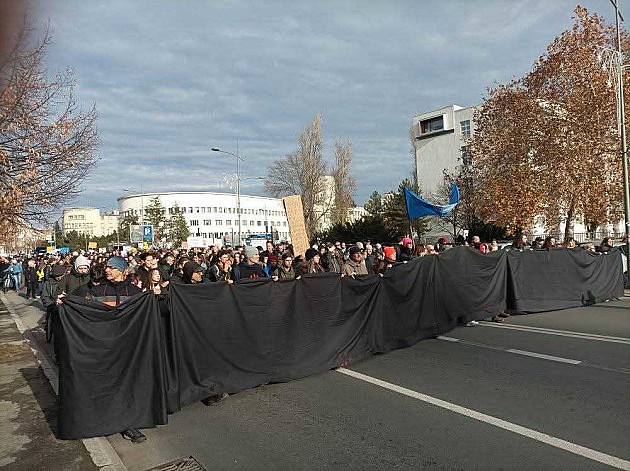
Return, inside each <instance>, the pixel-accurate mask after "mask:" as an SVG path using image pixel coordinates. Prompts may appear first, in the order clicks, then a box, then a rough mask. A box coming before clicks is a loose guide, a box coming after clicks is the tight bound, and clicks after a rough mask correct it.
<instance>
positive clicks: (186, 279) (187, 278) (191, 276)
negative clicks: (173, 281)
mask: <svg viewBox="0 0 630 471" xmlns="http://www.w3.org/2000/svg"><path fill="white" fill-rule="evenodd" d="M182 282H183V283H186V284H188V285H195V284H198V283H203V282H204V276H203V267H202V266H201V265H199V264H198V263H197V262H194V261H192V260H189V261H188V262H186V263H185V264H184V267H183V270H182Z"/></svg>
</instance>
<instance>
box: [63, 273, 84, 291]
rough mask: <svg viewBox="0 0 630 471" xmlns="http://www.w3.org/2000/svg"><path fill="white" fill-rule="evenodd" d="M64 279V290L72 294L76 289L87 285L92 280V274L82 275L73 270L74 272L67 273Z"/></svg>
mask: <svg viewBox="0 0 630 471" xmlns="http://www.w3.org/2000/svg"><path fill="white" fill-rule="evenodd" d="M64 281H65V283H64V291H65V292H66V294H72V293H73V292H74V291H75V290H76V289H78V288H80V287H81V286H86V285H87V284H88V283H89V282H90V274H89V273H86V274H84V275H80V274H78V273H77V272H75V271H74V270H73V271H72V273H70V274H69V275H66V278H65V280H64Z"/></svg>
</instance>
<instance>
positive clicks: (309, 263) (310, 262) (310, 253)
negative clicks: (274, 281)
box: [295, 247, 324, 278]
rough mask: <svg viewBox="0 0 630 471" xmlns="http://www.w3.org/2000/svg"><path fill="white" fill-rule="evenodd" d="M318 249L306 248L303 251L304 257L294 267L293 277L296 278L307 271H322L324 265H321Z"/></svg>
mask: <svg viewBox="0 0 630 471" xmlns="http://www.w3.org/2000/svg"><path fill="white" fill-rule="evenodd" d="M319 262H320V256H319V251H318V250H317V249H314V248H312V247H311V248H310V249H307V250H306V252H304V259H303V260H302V261H301V262H300V264H299V265H298V266H297V267H296V269H295V277H296V278H298V277H300V276H302V275H305V274H307V273H323V272H324V267H322V266H321V264H320V263H319Z"/></svg>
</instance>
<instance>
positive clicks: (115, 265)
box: [71, 256, 142, 306]
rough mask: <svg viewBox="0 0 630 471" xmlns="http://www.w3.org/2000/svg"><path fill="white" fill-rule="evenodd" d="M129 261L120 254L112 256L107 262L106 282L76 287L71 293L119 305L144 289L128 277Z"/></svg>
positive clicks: (109, 304) (111, 304)
mask: <svg viewBox="0 0 630 471" xmlns="http://www.w3.org/2000/svg"><path fill="white" fill-rule="evenodd" d="M128 268H129V265H128V264H127V261H126V260H125V259H124V258H122V257H119V256H114V257H110V258H108V259H107V262H106V263H105V282H104V283H101V284H98V285H95V286H91V285H89V284H86V285H85V286H82V287H80V288H79V289H76V290H75V291H74V292H72V293H71V294H73V295H75V296H83V297H86V298H88V299H94V300H95V301H100V302H102V303H103V304H107V305H108V306H119V305H120V304H122V303H124V302H125V301H126V300H127V299H129V298H130V297H131V296H133V295H135V294H138V293H141V292H142V290H141V289H140V288H138V287H137V286H136V285H134V284H133V283H132V282H131V280H129V279H128V278H127V269H128Z"/></svg>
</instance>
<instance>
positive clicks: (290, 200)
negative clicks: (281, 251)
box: [282, 195, 310, 255]
mask: <svg viewBox="0 0 630 471" xmlns="http://www.w3.org/2000/svg"><path fill="white" fill-rule="evenodd" d="M282 203H284V210H285V212H286V213H287V219H288V221H289V234H290V235H291V243H292V244H293V250H294V251H295V255H300V254H304V252H306V251H307V250H308V248H309V247H310V244H309V242H308V235H307V234H306V225H305V224H304V210H303V209H302V197H301V196H300V195H292V196H287V197H286V198H282Z"/></svg>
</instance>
